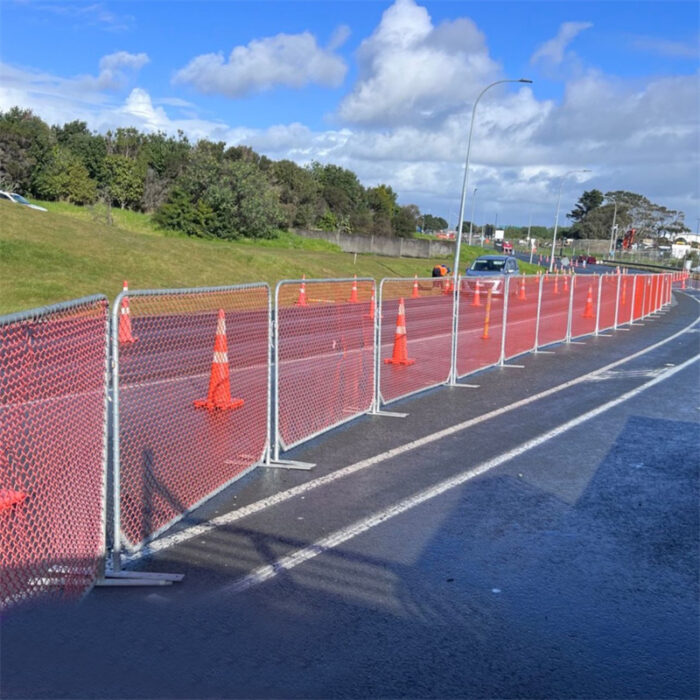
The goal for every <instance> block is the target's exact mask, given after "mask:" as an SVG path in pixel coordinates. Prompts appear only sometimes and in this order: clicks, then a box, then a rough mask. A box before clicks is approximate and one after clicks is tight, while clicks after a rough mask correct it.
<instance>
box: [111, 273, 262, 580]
mask: <svg viewBox="0 0 700 700" xmlns="http://www.w3.org/2000/svg"><path fill="white" fill-rule="evenodd" d="M257 288H260V289H267V339H268V340H267V372H266V376H267V388H266V396H267V426H266V439H265V447H264V449H263V451H262V453H261V455H260V458H259V459H258V460H257V461H256V462H255V463H254V464H252V465H251V466H249V467H248V468H246V469H245V470H243V471H242V472H240V473H238V474H236V475H235V476H234V477H233V478H231V479H230V480H228V481H227V482H226V483H224V484H222V485H220V486H219V487H218V488H216V489H215V490H213V491H212V492H210V493H209V494H207V495H206V496H205V497H203V498H202V499H200V500H199V501H198V502H196V503H195V504H193V505H191V506H189V507H188V508H187V509H186V510H184V511H183V512H182V513H181V514H180V515H178V516H176V517H174V518H173V519H172V520H170V521H169V522H168V523H166V524H165V525H162V526H161V527H159V528H158V529H157V530H156V531H154V532H153V533H151V534H150V535H149V536H148V537H146V538H144V539H143V540H142V541H141V542H138V543H131V542H129V541H128V539H127V538H126V537H124V535H123V532H122V529H121V510H120V508H121V460H120V433H119V426H120V383H119V378H120V369H119V356H120V352H119V315H120V313H121V308H122V300H123V299H124V298H128V299H134V298H137V297H160V296H175V297H177V296H184V295H193V294H212V293H214V294H215V293H217V292H222V293H223V292H236V291H241V290H246V289H257ZM271 316H272V306H271V296H270V286H269V285H268V284H267V283H266V282H259V283H252V284H240V285H229V286H218V287H186V288H177V289H139V290H129V291H126V290H125V291H122V292H120V294H119V295H118V296H117V297H116V299H115V300H114V302H113V304H112V322H111V353H112V416H111V418H112V421H111V437H112V458H111V461H112V469H111V471H112V518H111V525H112V548H111V566H112V568H113V569H114V570H116V571H118V570H119V569H120V568H121V561H122V551H123V550H126V551H127V553H128V554H129V555H132V554H134V553H135V552H138V551H139V550H141V549H143V548H144V547H146V546H147V545H148V544H149V543H150V542H152V541H153V540H155V539H156V538H157V537H159V536H160V535H161V534H162V533H163V532H165V531H166V530H168V529H169V528H171V527H172V526H173V525H175V524H176V523H178V522H179V521H180V520H182V519H183V518H184V517H185V516H186V515H188V514H189V513H191V512H192V511H194V510H196V509H197V508H199V507H200V506H201V505H203V504H204V503H206V502H207V501H208V500H210V499H211V498H212V497H214V496H215V495H216V494H218V493H220V492H221V491H223V490H224V489H226V488H228V487H229V486H230V485H231V484H232V483H234V482H235V481H237V480H238V479H240V478H242V477H243V476H245V475H246V474H248V473H249V472H250V471H252V470H253V469H255V468H256V467H257V466H260V465H261V464H263V462H264V460H265V458H266V456H268V455H269V451H270V420H271V413H270V411H271V407H270V392H271V367H270V350H271V335H270V329H271V325H272V324H271Z"/></svg>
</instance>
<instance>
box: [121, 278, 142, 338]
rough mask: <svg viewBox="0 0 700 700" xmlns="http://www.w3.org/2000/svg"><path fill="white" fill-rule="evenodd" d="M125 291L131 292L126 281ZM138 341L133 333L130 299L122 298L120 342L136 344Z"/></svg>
mask: <svg viewBox="0 0 700 700" xmlns="http://www.w3.org/2000/svg"><path fill="white" fill-rule="evenodd" d="M123 289H124V291H125V292H128V291H129V285H128V284H127V283H126V280H124V287H123ZM137 340H138V338H136V337H135V336H134V335H133V334H132V333H131V309H130V308H129V297H126V296H125V297H122V308H121V309H120V314H119V342H120V343H123V344H126V343H135V342H136V341H137Z"/></svg>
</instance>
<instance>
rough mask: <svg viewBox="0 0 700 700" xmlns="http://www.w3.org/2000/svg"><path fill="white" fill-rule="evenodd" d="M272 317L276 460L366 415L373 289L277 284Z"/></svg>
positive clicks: (367, 283) (362, 282)
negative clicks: (273, 325) (291, 450)
mask: <svg viewBox="0 0 700 700" xmlns="http://www.w3.org/2000/svg"><path fill="white" fill-rule="evenodd" d="M275 310H276V311H275V312H276V319H275V341H274V347H275V359H274V365H275V370H276V382H275V400H274V405H275V416H276V420H275V425H276V440H275V458H276V459H277V458H278V457H279V451H280V449H282V450H288V449H290V448H292V447H294V446H295V445H299V444H300V443H302V442H305V441H307V440H310V439H311V438H313V437H315V436H317V435H320V434H321V433H324V432H326V431H327V430H330V429H331V428H334V427H337V426H338V425H341V424H342V423H345V422H347V421H349V420H352V419H353V418H356V417H357V416H360V415H362V414H363V413H367V412H368V411H369V410H370V409H371V408H372V402H373V398H374V376H375V374H374V353H375V283H374V280H372V279H367V278H361V279H358V278H354V279H335V280H284V281H282V282H279V283H278V285H277V288H276V290H275Z"/></svg>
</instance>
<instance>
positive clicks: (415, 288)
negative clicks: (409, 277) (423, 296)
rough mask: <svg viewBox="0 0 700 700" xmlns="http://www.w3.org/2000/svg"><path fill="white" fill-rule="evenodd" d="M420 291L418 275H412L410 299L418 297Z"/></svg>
mask: <svg viewBox="0 0 700 700" xmlns="http://www.w3.org/2000/svg"><path fill="white" fill-rule="evenodd" d="M419 296H420V293H419V292H418V275H413V291H412V292H411V299H418V297H419Z"/></svg>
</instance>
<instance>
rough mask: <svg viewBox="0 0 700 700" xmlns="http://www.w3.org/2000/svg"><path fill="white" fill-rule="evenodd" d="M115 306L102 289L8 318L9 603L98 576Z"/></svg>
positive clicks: (3, 536)
mask: <svg viewBox="0 0 700 700" xmlns="http://www.w3.org/2000/svg"><path fill="white" fill-rule="evenodd" d="M107 312H108V309H107V300H106V299H105V298H104V297H102V296H99V297H98V296H94V297H87V298H85V299H78V300H76V301H72V302H66V303H65V304H57V305H55V306H51V307H47V308H44V309H35V310H33V311H28V312H24V313H21V314H13V315H11V316H6V317H4V318H0V610H2V609H4V608H7V607H9V606H11V605H14V604H19V603H22V602H27V601H30V600H32V599H34V598H37V597H40V596H46V595H48V596H51V595H53V596H70V595H76V594H80V593H83V592H85V591H86V590H88V589H89V588H90V586H91V585H92V583H93V582H94V580H95V578H96V577H97V574H98V569H99V565H100V560H101V558H102V556H103V553H104V479H105V459H106V457H105V444H106V441H105V434H106V371H107V322H108V315H107Z"/></svg>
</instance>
